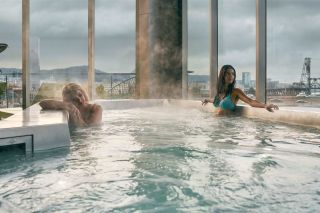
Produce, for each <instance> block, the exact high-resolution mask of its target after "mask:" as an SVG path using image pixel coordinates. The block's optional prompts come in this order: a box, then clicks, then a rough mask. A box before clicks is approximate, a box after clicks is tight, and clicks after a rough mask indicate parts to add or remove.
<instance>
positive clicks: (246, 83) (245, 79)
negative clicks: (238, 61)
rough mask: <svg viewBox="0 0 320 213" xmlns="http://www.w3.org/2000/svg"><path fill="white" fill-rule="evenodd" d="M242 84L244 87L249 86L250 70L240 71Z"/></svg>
mask: <svg viewBox="0 0 320 213" xmlns="http://www.w3.org/2000/svg"><path fill="white" fill-rule="evenodd" d="M242 85H243V87H244V88H250V87H251V73H250V72H243V73H242Z"/></svg>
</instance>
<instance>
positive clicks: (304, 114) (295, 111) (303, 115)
mask: <svg viewBox="0 0 320 213" xmlns="http://www.w3.org/2000/svg"><path fill="white" fill-rule="evenodd" d="M171 102H173V103H175V104H177V105H181V106H187V107H193V108H194V107H196V108H199V109H200V110H204V111H207V112H211V113H215V108H214V107H213V106H212V104H207V105H206V106H202V105H201V101H191V100H174V101H171ZM236 112H237V114H239V115H241V116H243V117H247V118H256V119H262V120H268V121H272V122H281V123H288V124H297V125H302V126H310V127H315V128H320V108H313V107H279V110H274V112H269V111H267V110H266V109H264V108H255V107H251V106H248V105H239V106H237V109H236Z"/></svg>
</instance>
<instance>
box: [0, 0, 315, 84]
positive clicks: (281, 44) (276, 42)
mask: <svg viewBox="0 0 320 213" xmlns="http://www.w3.org/2000/svg"><path fill="white" fill-rule="evenodd" d="M267 2H268V13H267V16H268V20H267V26H268V31H267V32H268V39H267V41H268V43H267V44H268V55H267V57H268V58H267V60H268V78H272V79H274V80H280V81H281V82H292V81H299V80H300V75H301V72H302V65H303V60H304V58H305V57H311V58H312V61H311V72H312V77H320V48H319V46H320V42H319V41H318V40H319V39H320V30H319V29H320V13H319V10H320V1H319V0H268V1H267ZM30 4H31V6H30V14H31V16H30V38H31V41H30V46H31V48H35V49H36V47H37V44H40V45H39V49H40V65H41V69H52V68H62V67H69V66H77V65H87V25H88V22H87V0H55V1H52V0H30ZM188 6H189V8H188V31H189V34H188V36H189V41H188V45H189V50H188V52H189V58H188V60H189V64H188V69H189V70H194V71H195V73H196V74H209V9H208V7H209V1H208V0H189V1H188ZM95 21H96V26H95V27H96V49H95V50H96V53H95V56H96V61H95V64H96V68H97V69H100V70H103V71H106V72H132V71H133V70H134V66H135V0H117V1H115V0H96V18H95ZM0 26H1V28H0V42H4V43H8V44H9V46H10V47H9V48H8V49H7V50H6V51H5V52H3V53H1V55H0V67H18V68H21V0H1V7H0ZM255 34H256V31H255V0H223V1H222V0H220V1H219V66H221V65H222V64H232V65H234V66H235V68H236V70H237V72H238V76H239V79H241V72H251V73H252V78H254V75H255V74H254V73H255V60H256V58H255V48H256V46H255V42H256V41H255ZM38 42H39V43H38Z"/></svg>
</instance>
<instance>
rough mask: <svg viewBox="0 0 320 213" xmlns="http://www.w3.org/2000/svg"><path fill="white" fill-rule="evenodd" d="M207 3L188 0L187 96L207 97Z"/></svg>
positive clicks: (194, 97)
mask: <svg viewBox="0 0 320 213" xmlns="http://www.w3.org/2000/svg"><path fill="white" fill-rule="evenodd" d="M208 8H209V1H207V0H188V70H189V75H188V95H189V98H192V99H197V98H201V97H208V96H209V85H210V83H209V73H210V66H209V63H210V61H209V54H210V49H209V48H210V43H209V30H210V28H209V9H208Z"/></svg>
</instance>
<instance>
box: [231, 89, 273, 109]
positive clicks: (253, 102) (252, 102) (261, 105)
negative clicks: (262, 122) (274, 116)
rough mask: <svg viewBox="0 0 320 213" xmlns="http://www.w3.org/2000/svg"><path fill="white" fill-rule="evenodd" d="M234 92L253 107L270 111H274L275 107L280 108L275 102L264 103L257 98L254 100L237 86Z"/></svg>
mask: <svg viewBox="0 0 320 213" xmlns="http://www.w3.org/2000/svg"><path fill="white" fill-rule="evenodd" d="M234 92H235V93H236V95H237V96H238V97H239V99H240V100H241V101H243V102H245V103H247V104H249V105H250V106H252V107H258V108H265V109H266V110H268V111H269V112H273V109H275V110H278V109H279V107H278V106H277V105H275V104H264V103H260V102H259V101H257V100H253V99H251V98H249V97H248V96H247V95H246V94H245V93H244V92H243V91H242V90H241V89H238V88H235V89H234Z"/></svg>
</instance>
